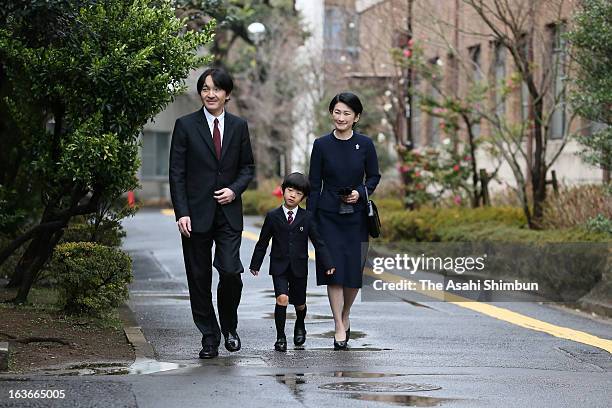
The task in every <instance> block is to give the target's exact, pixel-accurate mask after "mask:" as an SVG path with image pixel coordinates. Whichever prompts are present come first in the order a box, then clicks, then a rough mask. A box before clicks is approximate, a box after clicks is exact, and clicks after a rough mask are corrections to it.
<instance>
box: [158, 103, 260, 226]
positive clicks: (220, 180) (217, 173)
mask: <svg viewBox="0 0 612 408" xmlns="http://www.w3.org/2000/svg"><path fill="white" fill-rule="evenodd" d="M254 174H255V165H254V162H253V152H252V150H251V140H250V138H249V128H248V126H247V123H246V121H245V120H244V119H241V118H239V117H238V116H235V115H232V114H231V113H229V112H227V111H225V128H224V130H223V143H222V144H221V160H218V159H217V155H216V153H215V148H214V145H213V140H212V135H211V134H210V129H209V127H208V123H207V122H206V116H205V115H204V112H203V111H202V109H198V110H197V111H196V112H194V113H191V114H189V115H186V116H183V117H181V118H178V119H177V120H176V123H175V125H174V132H173V133H172V145H171V147H170V169H169V179H170V195H171V197H172V205H173V206H174V214H175V216H176V219H177V220H178V219H179V218H181V217H184V216H190V217H191V229H192V231H194V232H207V231H208V230H210V228H211V227H212V225H213V220H214V217H215V209H216V206H217V201H216V200H215V198H214V194H213V193H214V191H216V190H220V189H222V188H225V187H228V188H229V189H230V190H232V191H233V192H234V194H236V199H235V200H234V201H232V202H231V203H229V204H226V205H223V206H222V209H223V213H224V214H225V216H226V217H227V220H228V222H229V224H230V226H231V227H232V228H233V229H234V230H236V231H241V230H242V228H243V220H242V200H241V197H240V195H241V194H242V193H243V192H244V190H246V188H247V186H248V185H249V182H250V181H251V179H252V178H253V175H254Z"/></svg>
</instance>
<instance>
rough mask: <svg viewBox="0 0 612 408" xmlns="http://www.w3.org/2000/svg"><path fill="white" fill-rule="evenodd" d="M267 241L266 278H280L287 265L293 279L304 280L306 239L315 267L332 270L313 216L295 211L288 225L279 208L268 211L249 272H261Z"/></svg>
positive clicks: (329, 257)
mask: <svg viewBox="0 0 612 408" xmlns="http://www.w3.org/2000/svg"><path fill="white" fill-rule="evenodd" d="M270 238H272V250H271V251H270V275H280V274H282V273H284V272H285V271H286V270H287V267H288V266H289V265H291V270H292V271H293V274H294V275H295V276H298V277H304V276H307V275H308V238H310V240H311V241H312V245H313V246H314V247H315V251H316V258H317V259H316V260H317V264H320V265H321V266H323V269H324V270H328V269H331V268H333V267H334V265H333V264H332V258H331V256H330V254H329V251H328V249H327V247H326V246H325V242H323V240H322V238H321V236H320V235H319V232H318V231H317V227H316V222H315V220H314V216H313V215H312V213H310V212H309V211H306V210H304V209H302V208H299V207H298V209H297V213H296V215H295V220H294V221H293V223H291V225H289V223H288V222H287V218H286V217H285V213H284V212H283V208H282V207H278V208H275V209H274V210H271V211H269V212H268V213H267V214H266V219H265V220H264V224H263V227H262V228H261V233H260V234H259V240H258V241H257V244H255V250H254V251H253V257H252V258H251V266H250V269H252V270H255V271H259V268H261V264H262V263H263V259H264V256H265V255H266V250H267V249H268V243H269V242H270Z"/></svg>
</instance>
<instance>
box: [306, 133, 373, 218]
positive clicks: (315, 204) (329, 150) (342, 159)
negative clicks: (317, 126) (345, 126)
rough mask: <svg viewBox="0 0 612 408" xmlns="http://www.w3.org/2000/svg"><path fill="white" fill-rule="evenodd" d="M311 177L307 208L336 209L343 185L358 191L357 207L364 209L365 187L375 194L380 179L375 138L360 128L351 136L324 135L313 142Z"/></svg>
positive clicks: (338, 205) (355, 206) (313, 209)
mask: <svg viewBox="0 0 612 408" xmlns="http://www.w3.org/2000/svg"><path fill="white" fill-rule="evenodd" d="M308 177H309V180H310V189H311V190H310V195H309V196H308V203H307V208H308V211H312V212H316V210H317V209H322V210H325V211H331V212H335V213H337V212H338V211H339V209H340V202H341V199H340V196H339V194H338V190H339V189H341V188H344V187H349V188H351V189H353V190H357V192H359V200H358V201H357V203H356V204H353V206H354V210H355V211H363V210H365V208H366V205H365V188H366V187H367V189H368V194H372V193H373V192H374V190H375V189H376V186H377V185H378V182H379V181H380V173H379V170H378V157H377V156H376V149H375V147H374V142H372V139H370V138H369V137H368V136H365V135H362V134H360V133H357V132H354V133H353V136H352V137H351V138H350V139H348V140H340V139H338V138H336V137H335V136H334V135H333V133H330V134H327V135H325V136H321V137H320V138H318V139H316V140H315V141H314V144H313V146H312V153H311V155H310V171H309V174H308ZM364 184H365V187H364Z"/></svg>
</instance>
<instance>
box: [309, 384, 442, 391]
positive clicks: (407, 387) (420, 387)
mask: <svg viewBox="0 0 612 408" xmlns="http://www.w3.org/2000/svg"><path fill="white" fill-rule="evenodd" d="M319 388H322V389H324V390H332V391H356V392H416V391H434V390H439V389H441V388H442V387H438V386H436V385H430V384H408V383H391V382H337V383H331V384H323V385H320V386H319Z"/></svg>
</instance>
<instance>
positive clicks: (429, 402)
mask: <svg viewBox="0 0 612 408" xmlns="http://www.w3.org/2000/svg"><path fill="white" fill-rule="evenodd" d="M348 397H349V398H352V399H356V400H360V401H376V402H386V403H389V404H394V405H402V406H405V407H437V406H440V405H441V404H442V403H443V402H447V401H452V400H451V399H446V398H434V397H421V396H417V395H396V394H350V395H349V396H348Z"/></svg>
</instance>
